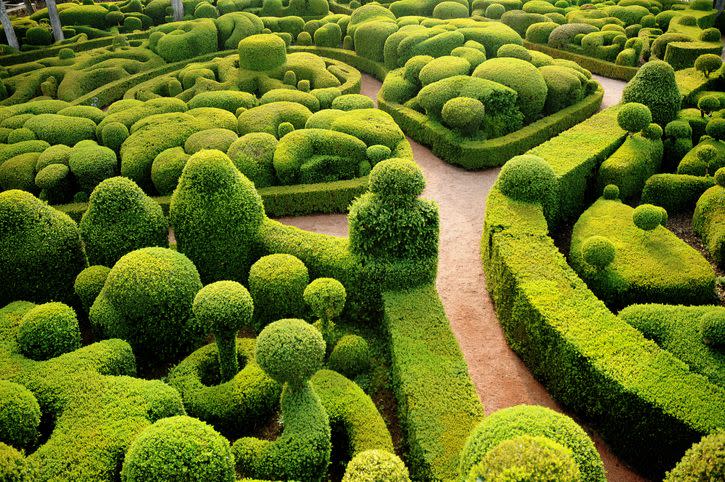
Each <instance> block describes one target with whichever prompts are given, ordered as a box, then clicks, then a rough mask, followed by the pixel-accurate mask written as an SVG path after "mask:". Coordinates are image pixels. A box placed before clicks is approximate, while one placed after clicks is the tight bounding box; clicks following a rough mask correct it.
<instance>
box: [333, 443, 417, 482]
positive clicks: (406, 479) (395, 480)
mask: <svg viewBox="0 0 725 482" xmlns="http://www.w3.org/2000/svg"><path fill="white" fill-rule="evenodd" d="M342 482H410V476H409V475H408V469H407V467H406V466H405V464H404V463H403V461H402V460H400V458H398V456H397V455H395V454H391V453H390V452H387V451H385V450H366V451H364V452H360V453H359V454H357V455H356V456H355V457H353V459H352V460H351V461H350V462H349V463H348V464H347V468H346V469H345V475H344V476H343V478H342Z"/></svg>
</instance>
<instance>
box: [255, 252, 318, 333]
mask: <svg viewBox="0 0 725 482" xmlns="http://www.w3.org/2000/svg"><path fill="white" fill-rule="evenodd" d="M308 282H309V274H308V272H307V267H306V266H305V265H304V263H303V262H302V261H300V260H299V259H298V258H296V257H294V256H292V255H291V254H270V255H267V256H264V257H262V258H260V259H259V260H258V261H257V262H256V263H254V264H253V265H252V267H251V269H250V270H249V292H250V293H251V294H252V299H253V300H254V306H255V307H256V309H255V313H254V320H255V327H256V328H257V330H261V329H262V328H264V327H265V326H267V325H268V324H269V323H271V322H273V321H275V320H279V319H281V318H290V317H294V316H301V315H302V314H303V313H304V311H305V299H304V292H305V288H306V287H307V284H308Z"/></svg>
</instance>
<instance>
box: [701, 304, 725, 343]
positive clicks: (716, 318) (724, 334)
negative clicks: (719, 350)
mask: <svg viewBox="0 0 725 482" xmlns="http://www.w3.org/2000/svg"><path fill="white" fill-rule="evenodd" d="M701 323H702V324H701V330H702V339H703V341H704V342H705V343H706V344H708V345H710V346H714V347H723V346H725V316H723V313H722V312H721V311H713V312H712V313H708V314H706V315H705V316H703V317H702V321H701Z"/></svg>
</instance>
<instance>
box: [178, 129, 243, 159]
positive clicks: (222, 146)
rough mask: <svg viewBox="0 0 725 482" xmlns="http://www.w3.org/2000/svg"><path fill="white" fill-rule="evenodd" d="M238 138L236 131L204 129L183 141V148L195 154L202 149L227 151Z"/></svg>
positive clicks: (188, 152)
mask: <svg viewBox="0 0 725 482" xmlns="http://www.w3.org/2000/svg"><path fill="white" fill-rule="evenodd" d="M238 138H239V137H238V136H237V133H236V132H234V131H232V130H229V129H220V128H214V129H205V130H203V131H199V132H195V133H194V134H192V135H190V136H189V137H188V138H187V139H186V142H185V143H184V150H185V151H186V153H187V154H196V153H197V152H199V151H201V150H204V149H216V150H218V151H222V152H227V149H229V146H231V145H232V143H233V142H234V141H236V140H237V139H238Z"/></svg>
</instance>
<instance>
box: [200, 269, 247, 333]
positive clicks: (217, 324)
mask: <svg viewBox="0 0 725 482" xmlns="http://www.w3.org/2000/svg"><path fill="white" fill-rule="evenodd" d="M192 310H193V312H194V316H195V317H196V321H197V323H202V324H203V325H204V326H205V327H207V329H208V330H209V332H211V333H215V334H216V333H228V332H233V333H236V332H237V331H239V330H240V329H242V328H243V327H245V326H249V323H250V322H251V321H252V313H253V312H254V303H253V302H252V296H251V295H250V294H249V291H247V289H246V288H245V287H244V286H242V285H241V284H240V283H237V282H236V281H217V282H215V283H211V284H208V285H206V286H204V287H203V288H202V289H201V290H199V292H198V293H197V294H196V297H195V298H194V304H193V305H192Z"/></svg>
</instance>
